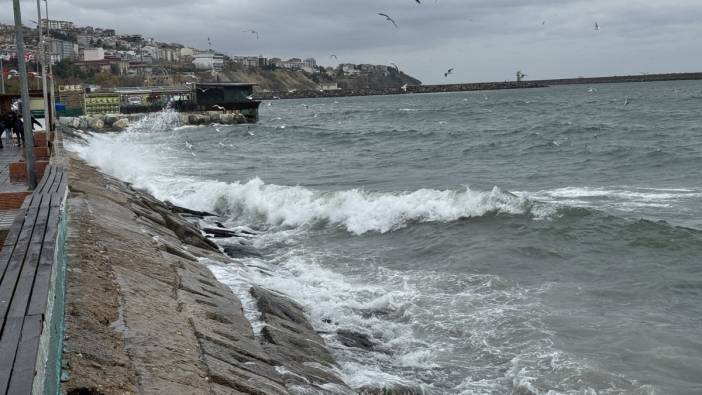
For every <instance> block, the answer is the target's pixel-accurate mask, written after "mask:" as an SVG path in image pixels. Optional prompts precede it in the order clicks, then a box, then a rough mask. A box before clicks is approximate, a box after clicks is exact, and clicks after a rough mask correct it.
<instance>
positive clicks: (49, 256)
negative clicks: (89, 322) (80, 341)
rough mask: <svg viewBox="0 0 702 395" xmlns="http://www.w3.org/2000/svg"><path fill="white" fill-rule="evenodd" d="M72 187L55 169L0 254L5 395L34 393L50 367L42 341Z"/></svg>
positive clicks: (0, 375) (20, 214)
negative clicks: (41, 375)
mask: <svg viewBox="0 0 702 395" xmlns="http://www.w3.org/2000/svg"><path fill="white" fill-rule="evenodd" d="M6 149H7V148H6ZM5 169H6V168H5ZM3 170H4V169H3ZM67 184H68V182H67V174H66V172H65V171H64V167H63V166H62V165H50V166H49V167H48V168H47V169H46V172H45V174H44V177H43V178H42V180H41V181H40V183H39V185H37V188H36V189H35V190H34V192H33V193H32V194H31V195H30V196H28V197H27V198H26V199H25V200H24V204H23V205H22V207H21V208H20V209H19V210H18V211H17V213H16V214H17V215H16V218H15V220H14V221H13V223H12V226H11V227H10V229H9V232H8V234H7V238H6V240H5V244H4V246H3V247H2V250H0V394H31V393H32V388H33V386H34V385H35V377H36V376H37V375H38V371H39V370H43V369H44V368H43V367H42V364H44V365H45V364H46V362H47V361H42V360H41V355H42V354H41V350H40V341H41V340H42V337H43V336H44V335H45V332H48V325H49V323H47V319H48V317H50V316H51V312H50V310H51V306H52V305H53V301H52V291H51V290H52V279H55V278H56V274H55V273H54V271H55V270H57V268H56V262H55V253H56V249H57V240H58V236H59V226H60V221H61V216H62V214H61V212H62V210H63V204H64V201H65V197H66V189H67ZM4 185H5V184H2V186H0V188H3V189H4ZM25 190H26V189H25ZM59 319H62V317H59ZM44 341H45V340H44ZM41 380H43V378H42V379H41ZM42 389H43V388H42ZM42 392H43V391H42Z"/></svg>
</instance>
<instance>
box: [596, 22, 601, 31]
mask: <svg viewBox="0 0 702 395" xmlns="http://www.w3.org/2000/svg"><path fill="white" fill-rule="evenodd" d="M595 31H598V32H599V31H600V25H599V24H598V23H597V22H595Z"/></svg>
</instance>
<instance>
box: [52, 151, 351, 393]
mask: <svg viewBox="0 0 702 395" xmlns="http://www.w3.org/2000/svg"><path fill="white" fill-rule="evenodd" d="M69 188H70V195H69V197H68V203H67V211H68V221H69V234H68V241H67V253H68V262H69V263H68V270H67V287H66V293H67V297H66V300H67V304H66V331H65V343H64V356H63V357H64V360H63V361H64V362H63V368H64V371H65V374H64V383H63V386H62V389H63V390H64V391H65V392H66V393H68V394H84V393H90V394H117V393H118V394H137V393H139V394H156V393H159V394H241V393H247V394H288V393H340V394H345V393H347V394H348V393H354V392H353V391H351V389H350V388H349V387H347V386H346V385H345V384H344V382H343V381H342V380H341V378H340V377H338V376H337V375H336V374H335V373H334V372H335V367H336V362H335V361H334V358H333V357H332V355H331V354H330V352H329V351H328V350H327V348H326V346H325V343H324V340H323V339H322V338H321V337H320V336H319V335H318V334H317V333H316V332H315V331H314V329H313V328H312V326H311V325H310V324H309V322H308V321H307V318H306V317H305V313H304V311H303V309H302V308H301V307H300V306H299V305H298V304H297V303H295V302H294V301H292V300H290V299H288V298H287V297H286V296H285V295H280V294H277V293H275V292H272V291H269V290H265V289H261V288H255V289H252V291H251V292H252V295H253V297H254V298H255V299H256V300H257V302H258V307H259V310H260V312H261V314H262V320H263V321H264V324H265V328H264V330H263V331H262V333H263V334H264V335H263V336H260V337H258V336H255V335H254V333H253V330H252V327H251V324H250V323H249V321H248V320H247V319H246V318H245V316H244V313H243V309H242V305H241V302H240V301H239V299H238V298H237V297H236V296H234V294H233V293H232V292H231V290H230V289H229V288H227V287H226V286H224V285H223V284H221V283H219V282H218V281H217V280H216V279H215V277H214V276H213V274H212V273H211V272H210V271H209V269H207V267H206V266H204V264H203V263H201V261H202V260H203V259H206V258H209V259H212V260H216V261H218V262H221V263H222V264H224V265H238V263H237V262H236V260H234V259H231V258H228V257H226V256H225V255H223V254H222V253H221V252H220V250H219V248H218V247H217V245H216V244H214V243H213V242H212V241H210V240H209V239H207V238H206V237H204V236H203V233H202V232H201V231H200V230H199V229H198V228H197V227H196V226H195V225H192V224H191V223H190V222H188V221H187V220H186V217H188V216H191V217H192V216H195V217H197V216H198V215H200V216H202V215H206V213H192V212H189V211H188V210H183V209H180V208H177V207H174V206H171V205H168V204H164V203H162V202H160V201H158V200H156V199H154V198H153V197H151V196H150V195H148V194H146V193H143V192H140V191H137V190H135V189H133V188H132V187H130V186H129V185H127V184H125V183H123V182H121V181H119V180H116V179H114V178H111V177H109V176H106V175H104V174H102V173H100V172H99V171H97V170H96V169H94V168H92V167H90V166H88V165H87V164H85V163H84V162H82V161H81V160H79V159H76V158H72V159H71V160H70V167H69ZM302 345H305V346H304V347H303V346H302Z"/></svg>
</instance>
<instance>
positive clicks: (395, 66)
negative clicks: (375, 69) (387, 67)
mask: <svg viewBox="0 0 702 395" xmlns="http://www.w3.org/2000/svg"><path fill="white" fill-rule="evenodd" d="M390 64H391V65H392V67H394V68H395V71H397V72H398V73H399V72H400V68H399V67H397V65H396V64H395V62H390Z"/></svg>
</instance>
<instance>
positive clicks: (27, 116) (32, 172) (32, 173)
mask: <svg viewBox="0 0 702 395" xmlns="http://www.w3.org/2000/svg"><path fill="white" fill-rule="evenodd" d="M12 6H13V8H14V11H15V39H16V41H17V67H18V68H19V74H20V94H21V96H22V119H23V121H24V122H23V123H24V149H25V151H26V158H25V159H26V163H27V186H29V189H30V190H34V188H36V187H37V170H36V166H35V163H34V133H32V112H31V109H30V106H31V105H30V102H29V84H28V81H27V62H26V61H25V59H24V31H22V13H21V11H20V2H19V0H12Z"/></svg>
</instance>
